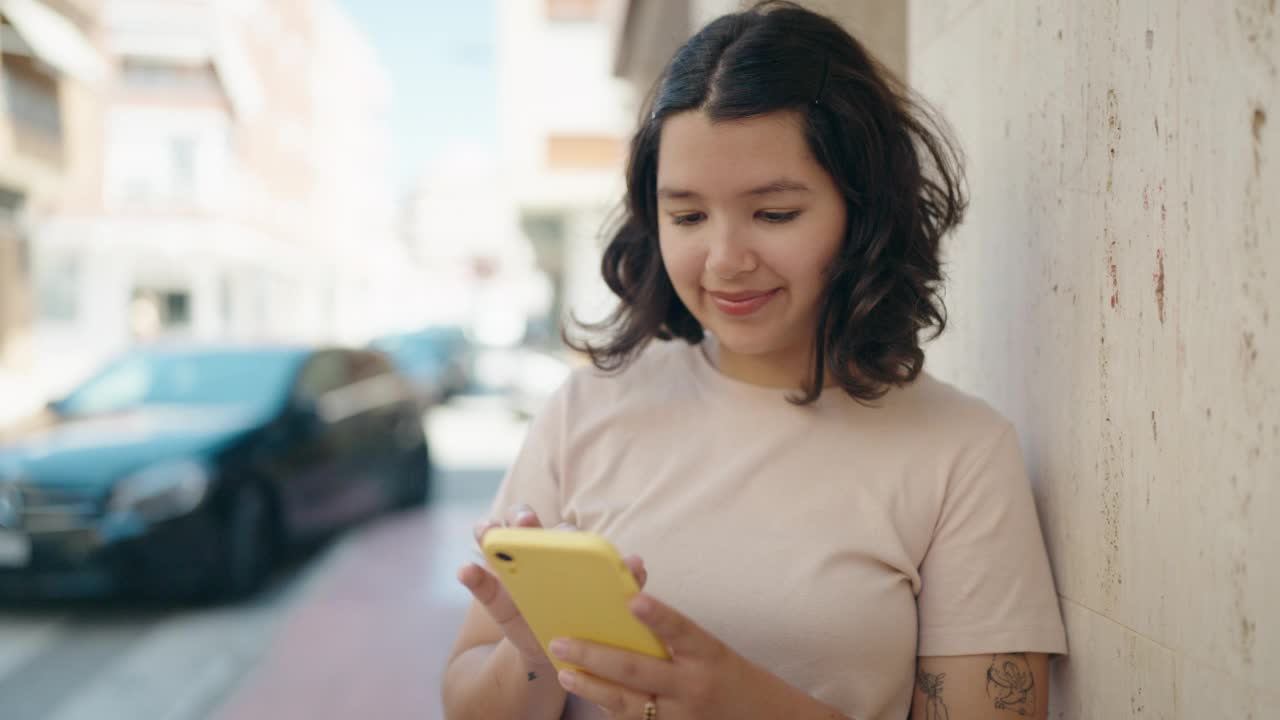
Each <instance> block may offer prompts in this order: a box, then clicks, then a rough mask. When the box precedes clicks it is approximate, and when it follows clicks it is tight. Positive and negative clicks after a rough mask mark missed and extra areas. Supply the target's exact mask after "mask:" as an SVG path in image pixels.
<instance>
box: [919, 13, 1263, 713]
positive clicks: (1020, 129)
mask: <svg viewBox="0 0 1280 720" xmlns="http://www.w3.org/2000/svg"><path fill="white" fill-rule="evenodd" d="M908 27H909V52H908V58H909V65H910V68H911V79H912V82H913V84H914V85H915V86H916V87H917V89H919V90H920V91H921V93H922V94H924V95H925V96H926V97H927V98H929V99H930V100H932V101H933V102H934V103H935V104H936V105H937V106H938V107H939V108H940V109H941V110H942V112H943V114H944V115H945V116H946V117H947V119H948V120H950V122H951V123H952V125H953V126H954V128H955V131H956V135H957V137H958V138H959V140H960V142H961V145H962V146H963V148H964V150H965V151H966V153H967V155H968V168H969V178H970V186H971V191H972V201H973V202H972V206H971V211H970V214H969V216H968V220H967V222H966V224H965V225H964V227H963V228H962V229H961V231H960V232H959V233H958V235H957V236H956V237H954V238H953V239H952V241H951V244H950V249H949V262H950V267H949V275H950V278H951V282H950V290H949V293H948V306H949V308H950V310H951V315H952V321H953V323H952V326H951V328H950V330H949V331H948V334H947V335H946V336H944V338H943V339H942V340H939V341H938V342H937V343H935V344H934V345H933V347H932V348H931V350H930V368H931V370H932V371H933V372H934V373H935V374H937V375H939V376H941V377H943V378H945V379H948V380H951V381H953V382H956V383H957V384H959V385H961V386H962V387H964V388H966V389H968V390H970V391H973V392H976V393H978V394H980V395H982V396H983V397H985V398H987V399H988V400H990V401H991V402H992V403H993V404H995V405H996V406H997V407H998V408H999V409H1000V410H1001V411H1003V412H1004V413H1005V414H1006V415H1007V416H1008V417H1010V418H1011V419H1012V420H1014V421H1015V422H1016V423H1017V425H1018V428H1019V430H1020V433H1021V438H1022V442H1023V446H1024V448H1025V449H1026V453H1027V458H1028V463H1029V465H1030V467H1031V470H1032V475H1033V480H1034V482H1035V485H1036V494H1037V499H1038V501H1039V507H1040V512H1041V517H1042V520H1043V523H1044V527H1045V532H1046V535H1047V538H1048V542H1049V545H1050V550H1051V554H1052V559H1053V564H1054V574H1055V577H1056V578H1057V582H1058V590H1059V592H1060V594H1061V595H1062V600H1063V611H1064V614H1065V617H1066V620H1067V624H1068V630H1069V633H1070V639H1071V646H1072V655H1071V658H1070V659H1069V660H1068V661H1067V662H1061V663H1058V665H1057V666H1056V668H1055V672H1054V679H1053V692H1054V696H1055V698H1054V702H1053V706H1052V709H1053V713H1052V716H1053V717H1055V718H1059V717H1060V718H1080V719H1084V718H1090V719H1092V718H1104V719H1106V720H1110V719H1112V718H1130V717H1141V718H1146V717H1152V718H1178V719H1186V720H1192V719H1195V720H1200V719H1202V718H1228V717H1229V718H1258V719H1261V718H1275V717H1280V333H1278V332H1277V330H1278V329H1280V244H1278V243H1277V234H1278V231H1280V74H1278V73H1280V9H1278V8H1277V2H1276V0H1146V1H1145V2H1144V1H1139V0H1125V2H1123V3H1122V2H1119V1H1118V0H1081V1H1080V2H1050V1H1049V0H978V1H976V2H974V1H972V0H913V1H912V2H911V4H910V11H909V21H908ZM1272 315H1275V317H1272Z"/></svg>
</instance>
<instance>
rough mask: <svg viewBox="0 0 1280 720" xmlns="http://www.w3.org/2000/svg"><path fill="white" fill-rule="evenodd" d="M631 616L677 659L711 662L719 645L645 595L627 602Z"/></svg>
mask: <svg viewBox="0 0 1280 720" xmlns="http://www.w3.org/2000/svg"><path fill="white" fill-rule="evenodd" d="M630 607H631V613H632V614H633V615H635V616H636V618H638V619H639V620H640V622H642V623H644V624H645V625H646V626H647V627H648V628H649V629H650V630H652V631H653V634H654V635H657V636H658V639H659V640H661V641H662V642H663V643H664V644H666V646H667V647H669V648H671V651H672V652H673V653H676V654H677V655H685V656H689V657H698V658H704V659H712V658H713V657H714V656H715V655H716V654H717V653H719V651H720V649H721V647H722V646H721V644H720V641H719V640H717V639H716V638H715V637H714V636H712V635H711V634H710V633H708V632H707V631H706V630H703V629H702V628H700V627H698V625H697V624H696V623H694V622H693V621H692V620H690V619H689V618H687V617H685V616H684V615H681V614H680V613H679V612H677V611H676V610H675V609H673V608H671V607H670V606H668V605H665V604H663V603H661V602H659V601H658V599H657V598H655V597H653V596H652V595H647V594H645V593H638V594H637V595H636V596H635V597H633V598H631V603H630Z"/></svg>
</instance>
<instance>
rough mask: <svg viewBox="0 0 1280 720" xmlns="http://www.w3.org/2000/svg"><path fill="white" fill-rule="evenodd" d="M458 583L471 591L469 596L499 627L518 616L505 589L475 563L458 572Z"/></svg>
mask: <svg viewBox="0 0 1280 720" xmlns="http://www.w3.org/2000/svg"><path fill="white" fill-rule="evenodd" d="M458 582H460V583H462V584H463V586H465V587H466V588H467V590H469V591H471V596H472V597H474V598H475V599H476V602H478V603H480V606H481V607H483V608H484V609H485V612H487V613H489V617H491V618H493V621H494V622H496V623H498V625H499V626H501V625H505V624H507V623H508V622H511V621H512V620H514V619H516V618H517V617H519V616H520V611H519V610H518V609H517V608H516V604H515V603H514V602H512V601H511V596H510V595H508V594H507V591H506V588H504V587H502V583H501V582H499V581H498V578H496V577H494V575H493V573H491V572H489V571H488V570H485V569H484V568H482V567H480V566H479V565H476V564H475V563H470V564H468V565H464V566H463V567H462V569H460V570H459V571H458Z"/></svg>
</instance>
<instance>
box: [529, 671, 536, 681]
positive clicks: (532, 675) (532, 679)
mask: <svg viewBox="0 0 1280 720" xmlns="http://www.w3.org/2000/svg"><path fill="white" fill-rule="evenodd" d="M537 679H538V673H536V672H531V673H529V682H533V681H534V680H537Z"/></svg>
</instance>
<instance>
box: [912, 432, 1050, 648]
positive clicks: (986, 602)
mask: <svg viewBox="0 0 1280 720" xmlns="http://www.w3.org/2000/svg"><path fill="white" fill-rule="evenodd" d="M942 502H943V504H942V511H941V513H940V514H939V518H938V523H937V527H936V528H935V530H934V535H933V539H932V541H931V543H930V545H929V549H928V551H927V552H926V553H925V557H924V560H923V561H922V562H921V565H920V594H919V597H918V599H917V602H918V607H919V617H920V635H919V638H920V639H919V649H918V654H919V655H921V656H955V655H978V654H986V653H1001V652H1044V653H1056V654H1065V653H1066V651H1067V642H1066V632H1065V631H1064V629H1063V624H1062V613H1061V610H1060V608H1059V606H1058V595H1057V591H1056V589H1055V588H1054V583H1053V574H1052V572H1051V571H1050V568H1049V557H1048V553H1047V551H1046V550H1045V544H1044V536H1043V535H1042V534H1041V531H1040V521H1039V518H1038V517H1037V516H1036V508H1035V501H1034V498H1033V497H1032V494H1031V483H1030V481H1029V479H1028V477H1027V471H1026V466H1025V464H1024V463H1023V458H1022V451H1021V449H1020V448H1019V446H1018V437H1017V434H1016V432H1015V431H1014V429H1013V427H1012V426H1011V425H1007V424H1006V425H1005V427H1004V430H1003V432H1002V433H1001V434H1000V435H999V437H998V438H996V440H995V442H994V443H993V444H992V445H991V446H990V447H989V449H987V450H986V451H985V452H983V453H981V454H980V455H979V456H978V460H977V462H976V463H974V464H973V465H972V466H971V467H969V468H968V469H961V471H960V472H958V473H957V475H956V477H954V478H953V479H952V482H951V483H950V485H949V486H948V487H947V489H946V492H945V496H944V498H943V501H942Z"/></svg>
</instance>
